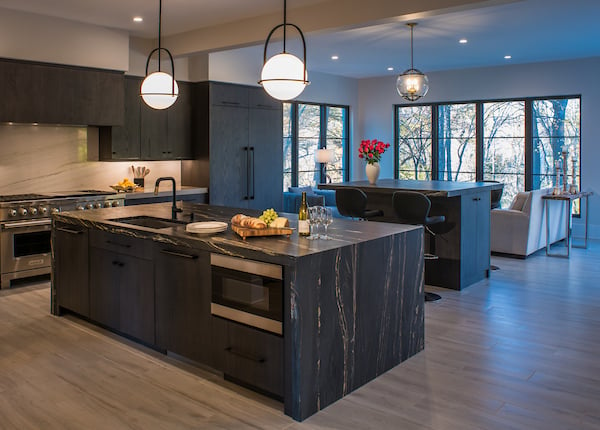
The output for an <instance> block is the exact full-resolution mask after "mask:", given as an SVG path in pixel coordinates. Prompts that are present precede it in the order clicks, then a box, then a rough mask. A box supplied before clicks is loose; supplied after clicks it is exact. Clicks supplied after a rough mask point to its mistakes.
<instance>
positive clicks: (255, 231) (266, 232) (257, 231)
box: [231, 224, 294, 240]
mask: <svg viewBox="0 0 600 430" xmlns="http://www.w3.org/2000/svg"><path fill="white" fill-rule="evenodd" d="M231 229H232V230H233V231H235V232H236V233H237V234H239V235H240V236H241V237H242V239H244V240H246V238H247V237H251V236H281V235H287V236H290V235H291V234H292V232H293V231H294V230H293V229H291V228H289V227H282V228H269V227H267V228H249V227H240V226H239V225H235V224H231Z"/></svg>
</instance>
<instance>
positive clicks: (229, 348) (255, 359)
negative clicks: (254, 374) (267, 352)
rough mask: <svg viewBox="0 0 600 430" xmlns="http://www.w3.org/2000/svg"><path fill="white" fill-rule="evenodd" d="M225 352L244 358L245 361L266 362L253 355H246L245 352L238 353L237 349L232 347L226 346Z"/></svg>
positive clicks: (264, 359)
mask: <svg viewBox="0 0 600 430" xmlns="http://www.w3.org/2000/svg"><path fill="white" fill-rule="evenodd" d="M225 351H227V352H229V353H230V354H233V355H237V356H238V357H242V358H245V359H246V360H251V361H255V362H257V363H264V362H265V361H267V359H266V358H263V357H258V356H256V355H254V354H248V353H247V352H243V351H238V350H237V349H234V348H233V347H232V346H228V347H227V348H225Z"/></svg>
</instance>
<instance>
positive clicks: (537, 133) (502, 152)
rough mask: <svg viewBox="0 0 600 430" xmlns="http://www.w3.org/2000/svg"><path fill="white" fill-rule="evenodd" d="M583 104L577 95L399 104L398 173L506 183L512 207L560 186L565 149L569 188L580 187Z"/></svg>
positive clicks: (507, 199) (408, 176) (505, 203)
mask: <svg viewBox="0 0 600 430" xmlns="http://www.w3.org/2000/svg"><path fill="white" fill-rule="evenodd" d="M580 104H581V99H580V97H578V96H571V97H554V98H524V99H520V100H499V101H475V102H469V103H435V104H430V105H410V106H401V105H398V106H396V107H395V118H396V120H395V151H396V169H395V176H396V177H397V178H400V179H429V178H432V179H440V180H447V181H474V180H480V181H481V180H486V181H499V182H502V183H504V193H503V197H502V207H507V206H508V205H509V204H510V202H511V201H512V199H513V197H514V196H515V195H516V193H517V192H519V191H524V190H532V189H539V188H548V187H552V186H554V184H555V182H556V171H555V167H556V165H557V164H561V165H562V162H561V161H560V153H561V151H562V150H563V149H565V150H567V151H568V154H569V161H568V164H569V165H568V166H566V171H567V174H568V181H569V184H571V183H573V182H574V181H575V183H576V184H577V185H578V186H579V187H581V178H580V164H579V160H581V153H580V152H581V137H580V122H581V118H580ZM573 160H575V169H574V168H573ZM578 210H579V208H578V205H574V213H578Z"/></svg>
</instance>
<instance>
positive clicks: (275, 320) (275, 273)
mask: <svg viewBox="0 0 600 430" xmlns="http://www.w3.org/2000/svg"><path fill="white" fill-rule="evenodd" d="M210 264H211V275H212V300H211V305H210V309H211V314H212V315H216V316H219V317H221V318H225V319H228V320H231V321H236V322H239V323H242V324H246V325H249V326H252V327H256V328H259V329H262V330H265V331H268V332H271V333H276V334H279V335H281V334H282V333H283V327H282V316H283V270H282V267H281V266H279V265H277V264H271V263H264V262H261V261H254V260H246V259H243V258H238V257H231V256H228V255H223V254H211V255H210Z"/></svg>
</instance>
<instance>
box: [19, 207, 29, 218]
mask: <svg viewBox="0 0 600 430" xmlns="http://www.w3.org/2000/svg"><path fill="white" fill-rule="evenodd" d="M18 212H19V215H21V216H25V215H27V209H25V208H19V211H18Z"/></svg>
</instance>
